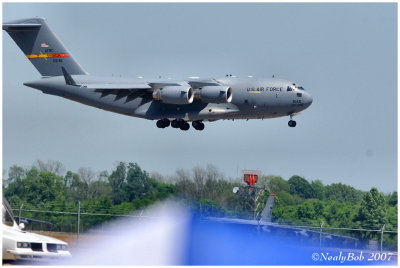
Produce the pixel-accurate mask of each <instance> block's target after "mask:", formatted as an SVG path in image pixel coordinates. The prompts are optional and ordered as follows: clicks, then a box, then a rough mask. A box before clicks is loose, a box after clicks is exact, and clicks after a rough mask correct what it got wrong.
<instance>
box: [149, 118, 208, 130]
mask: <svg viewBox="0 0 400 268" xmlns="http://www.w3.org/2000/svg"><path fill="white" fill-rule="evenodd" d="M156 125H157V127H158V128H166V127H169V126H170V125H171V127H173V128H180V129H181V130H184V131H186V130H189V128H190V125H189V123H188V122H186V121H185V120H183V119H175V120H172V121H169V120H168V119H167V118H164V119H160V120H158V121H157V123H156ZM192 126H193V128H194V129H196V130H203V129H204V124H203V123H202V122H201V121H193V122H192Z"/></svg>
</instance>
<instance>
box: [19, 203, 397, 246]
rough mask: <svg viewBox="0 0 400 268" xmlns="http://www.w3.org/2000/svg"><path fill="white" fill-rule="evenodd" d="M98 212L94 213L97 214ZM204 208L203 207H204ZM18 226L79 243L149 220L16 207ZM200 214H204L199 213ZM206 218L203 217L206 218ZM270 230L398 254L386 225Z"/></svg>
mask: <svg viewBox="0 0 400 268" xmlns="http://www.w3.org/2000/svg"><path fill="white" fill-rule="evenodd" d="M94 209H95V211H94ZM203 209H204V208H203ZM13 211H14V215H15V218H16V221H17V223H21V222H22V223H25V225H26V227H25V229H26V230H31V231H51V232H66V233H69V234H70V235H75V234H76V240H77V242H78V243H79V235H80V234H82V232H88V231H91V230H94V229H96V231H97V232H101V230H102V227H103V226H105V224H107V222H109V221H110V220H113V219H117V218H123V217H130V218H138V219H140V218H142V217H150V216H149V215H146V211H145V210H139V211H135V212H136V213H135V214H132V213H130V212H129V211H127V210H124V209H120V210H119V211H116V210H113V211H112V213H111V212H110V209H109V208H99V207H96V208H89V207H81V206H80V203H79V205H78V208H77V209H76V210H75V211H72V210H69V211H61V210H56V208H53V210H50V209H47V210H45V209H40V208H24V207H23V205H21V206H20V207H15V206H14V208H13ZM200 215H201V213H200ZM203 216H204V215H203ZM270 228H275V229H279V230H280V231H279V232H286V233H287V234H289V233H290V234H291V235H296V236H298V237H299V238H307V239H313V240H314V241H318V240H319V244H320V246H323V247H346V248H351V249H369V250H377V251H396V252H397V230H387V229H385V225H382V226H381V228H346V227H329V226H324V224H323V223H321V224H320V225H319V226H313V225H310V224H308V223H301V222H296V223H293V222H292V223H290V222H284V223H283V222H281V223H274V224H271V225H270Z"/></svg>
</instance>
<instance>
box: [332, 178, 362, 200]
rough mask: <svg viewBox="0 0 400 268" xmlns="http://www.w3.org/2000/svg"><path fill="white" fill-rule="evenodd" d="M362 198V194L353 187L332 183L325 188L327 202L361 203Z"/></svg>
mask: <svg viewBox="0 0 400 268" xmlns="http://www.w3.org/2000/svg"><path fill="white" fill-rule="evenodd" d="M361 198H362V192H361V191H357V190H356V189H354V188H353V187H351V186H348V185H345V184H341V183H332V184H331V185H328V186H325V200H338V201H342V202H350V203H354V204H355V203H359V202H360V201H361Z"/></svg>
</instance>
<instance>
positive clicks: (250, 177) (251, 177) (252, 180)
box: [244, 173, 258, 186]
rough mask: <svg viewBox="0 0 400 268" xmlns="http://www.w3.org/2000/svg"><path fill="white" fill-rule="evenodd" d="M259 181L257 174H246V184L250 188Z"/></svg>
mask: <svg viewBox="0 0 400 268" xmlns="http://www.w3.org/2000/svg"><path fill="white" fill-rule="evenodd" d="M257 181H258V175H257V174H248V173H246V174H244V182H245V183H247V185H249V186H254V185H255V184H256V183H257Z"/></svg>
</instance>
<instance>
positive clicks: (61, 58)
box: [3, 18, 87, 76]
mask: <svg viewBox="0 0 400 268" xmlns="http://www.w3.org/2000/svg"><path fill="white" fill-rule="evenodd" d="M3 30H5V31H6V32H7V33H8V34H9V35H10V36H11V38H12V39H13V40H14V41H15V43H16V44H17V45H18V46H19V48H20V49H21V50H22V51H23V52H24V54H25V55H26V57H27V58H28V59H29V60H30V61H31V62H32V64H33V65H34V66H35V67H36V69H37V70H38V71H39V73H40V74H41V75H42V76H58V75H63V72H62V69H61V67H65V69H67V70H68V72H69V73H70V74H75V75H76V74H78V75H79V74H87V72H86V71H85V70H84V69H83V68H82V67H81V66H80V65H79V63H78V62H77V61H76V60H75V59H74V57H73V56H72V55H71V53H70V52H69V51H68V50H67V49H66V48H65V47H64V45H63V44H62V43H61V41H60V40H59V39H58V37H57V36H56V35H55V34H54V32H53V31H52V30H51V29H50V27H49V26H48V24H47V22H46V20H45V19H43V18H30V19H20V20H13V21H9V22H5V23H3Z"/></svg>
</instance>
